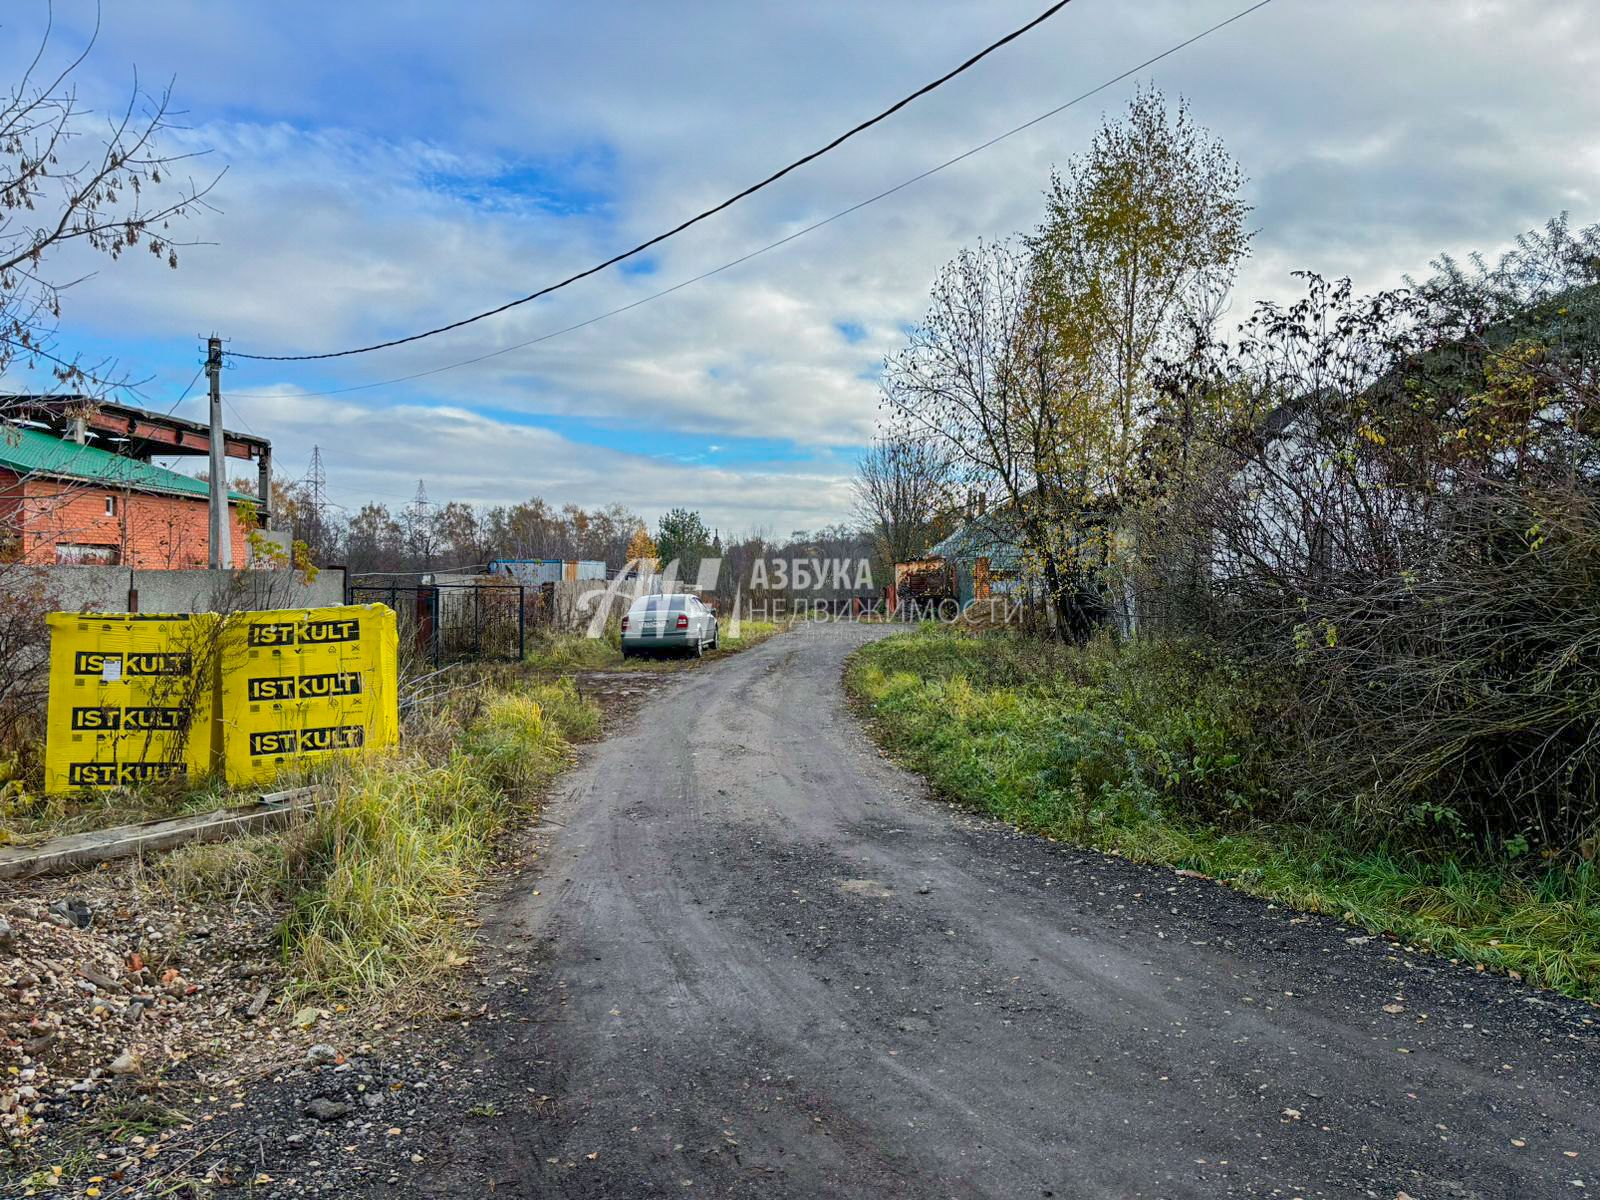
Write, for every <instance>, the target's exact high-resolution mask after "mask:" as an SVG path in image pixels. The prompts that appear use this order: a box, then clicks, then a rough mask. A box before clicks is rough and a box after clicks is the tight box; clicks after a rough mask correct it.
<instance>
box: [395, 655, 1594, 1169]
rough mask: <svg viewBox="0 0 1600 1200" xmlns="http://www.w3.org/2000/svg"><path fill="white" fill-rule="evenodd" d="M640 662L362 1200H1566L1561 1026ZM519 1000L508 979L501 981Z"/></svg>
mask: <svg viewBox="0 0 1600 1200" xmlns="http://www.w3.org/2000/svg"><path fill="white" fill-rule="evenodd" d="M885 632H887V631H885V630H884V629H882V628H881V627H870V626H818V627H814V628H807V629H802V630H797V631H795V632H792V633H789V634H786V635H784V636H782V637H779V638H776V639H774V640H773V641H771V642H768V643H767V644H766V645H764V646H761V647H759V648H758V649H755V650H752V651H749V652H747V653H744V654H740V655H736V656H733V657H731V658H729V659H727V660H726V661H723V662H719V663H713V664H709V665H708V666H707V667H705V668H704V669H701V670H697V671H693V672H686V673H684V674H682V675H679V676H676V677H675V678H674V679H673V682H672V683H671V684H670V685H669V686H666V687H664V688H663V689H662V691H661V692H660V694H658V695H656V696H654V697H652V698H651V699H650V700H649V701H647V702H646V703H645V704H644V706H643V707H642V708H641V710H640V711H639V713H638V714H637V717H636V718H634V719H633V720H632V721H631V722H630V723H629V724H628V726H627V727H626V728H625V729H623V730H622V731H621V732H619V733H618V734H616V735H614V736H613V737H611V738H610V739H609V740H608V741H606V742H605V743H604V744H603V745H601V746H599V747H598V748H597V749H596V750H595V751H594V752H593V753H592V754H591V755H590V757H589V758H588V759H587V760H586V762H585V763H584V765H583V766H582V767H580V768H579V769H578V770H577V771H575V772H574V773H573V774H572V775H571V776H569V777H568V779H567V780H566V782H565V784H564V785H563V787H562V789H561V792H562V794H561V795H560V796H559V797H558V798H557V799H556V800H555V801H554V802H553V804H552V805H551V807H550V808H549V809H548V818H549V824H550V826H551V827H552V832H551V833H550V834H549V835H548V843H547V845H546V846H545V848H544V853H543V861H544V866H543V868H542V869H541V870H540V871H539V872H538V873H537V874H536V876H535V877H534V878H533V879H532V880H531V881H530V882H527V883H526V886H525V887H523V888H522V889H521V892H520V894H519V895H517V896H515V897H514V898H513V899H512V900H511V901H510V902H509V904H508V905H507V906H506V907H505V909H504V911H503V912H501V913H499V914H498V915H497V916H496V917H495V918H494V919H493V920H492V921H491V923H490V935H491V941H492V942H494V943H496V944H497V945H499V946H501V947H511V948H512V949H513V950H514V951H515V952H516V953H517V954H519V955H521V956H523V958H525V959H526V960H527V961H530V962H536V963H537V964H538V969H537V970H536V971H533V972H531V973H529V974H525V975H519V976H517V977H516V978H515V979H514V980H511V981H509V982H508V981H505V980H501V981H496V982H497V983H499V984H502V985H503V986H501V987H500V989H499V990H498V991H496V990H495V989H494V987H493V986H491V988H490V989H488V991H489V993H490V994H489V995H488V996H486V998H485V1003H489V1004H492V1006H493V1008H494V1009H495V1010H497V1011H499V1012H500V1013H501V1014H503V1016H502V1019H500V1020H495V1021H486V1022H483V1023H481V1024H478V1025H474V1026H473V1027H471V1028H470V1029H469V1030H468V1031H467V1032H465V1033H464V1034H462V1036H463V1037H464V1038H467V1039H468V1040H469V1041H471V1042H472V1043H473V1044H471V1045H469V1046H468V1047H466V1048H465V1050H464V1062H465V1063H466V1064H468V1066H469V1067H470V1068H475V1069H476V1070H478V1071H481V1072H482V1074H481V1075H480V1076H475V1077H474V1078H478V1079H481V1080H482V1081H483V1086H484V1091H485V1094H486V1095H491V1096H497V1097H499V1099H498V1101H496V1102H495V1108H494V1113H495V1114H496V1115H494V1117H493V1119H483V1120H470V1119H464V1120H462V1121H461V1123H460V1124H459V1126H452V1127H451V1128H450V1129H449V1130H447V1131H441V1132H442V1133H443V1136H442V1139H441V1142H442V1144H441V1146H440V1148H439V1150H438V1152H436V1153H433V1154H431V1155H430V1156H429V1160H428V1164H427V1166H426V1167H424V1168H422V1169H420V1170H419V1171H418V1172H417V1173H416V1174H414V1175H410V1176H408V1177H407V1178H406V1179H404V1180H403V1181H400V1182H399V1183H398V1184H397V1185H395V1186H390V1187H388V1188H386V1189H385V1188H383V1187H381V1186H380V1187H379V1188H378V1191H380V1192H386V1194H389V1195H396V1194H416V1195H430V1196H432V1195H445V1196H478V1195H496V1196H596V1197H598V1196H607V1197H618V1198H626V1197H636V1196H659V1195H673V1196H696V1195H708V1196H724V1195H727V1196H760V1197H980V1196H981V1197H1029V1196H1033V1197H1050V1196H1055V1197H1086V1198H1088V1197H1093V1198H1096V1200H1100V1198H1105V1197H1212V1196H1248V1197H1305V1198H1307V1200H1309V1198H1311V1197H1379V1198H1380V1200H1396V1197H1401V1196H1408V1197H1411V1198H1413V1200H1443V1198H1446V1197H1448V1198H1452V1200H1459V1198H1471V1197H1518V1198H1534V1197H1562V1196H1571V1197H1581V1196H1586V1195H1594V1196H1600V1099H1597V1097H1600V1026H1597V1025H1596V1024H1595V1023H1594V1022H1595V1018H1596V1016H1597V1011H1596V1010H1594V1009H1591V1008H1588V1007H1586V1006H1583V1005H1579V1004H1574V1003H1570V1002H1567V1001H1564V1000H1561V999H1560V998H1558V997H1554V996H1551V995H1549V994H1547V993H1542V992H1535V991H1532V990H1530V989H1527V988H1525V987H1522V986H1520V985H1517V984H1515V983H1512V982H1510V981H1508V980H1504V979H1498V978H1492V977H1488V976H1484V975H1479V974H1476V973H1474V972H1473V971H1471V970H1468V969H1466V968H1463V967H1458V966H1452V965H1451V964H1449V963H1447V962H1444V961H1442V960H1438V959H1432V958H1429V957H1427V956H1424V955H1420V954H1413V953H1410V952H1407V951H1405V950H1403V949H1402V948H1400V947H1398V946H1395V945H1393V944H1391V943H1388V942H1385V941H1384V940H1383V939H1381V938H1371V939H1367V938H1362V937H1359V936H1358V933H1359V931H1357V930H1352V929H1349V928H1346V927H1344V926H1341V925H1339V924H1337V923H1335V922H1332V921H1327V920H1322V919H1319V918H1307V917H1303V916H1299V915H1297V914H1294V913H1292V912H1287V911H1284V910H1282V909H1278V908H1274V907H1272V906H1270V905H1268V904H1265V903H1263V902H1260V901H1257V900H1253V899H1250V898H1248V897H1244V896H1240V895H1238V894H1236V893H1234V892H1232V891H1229V890H1228V889H1226V888H1223V887H1220V886H1218V885H1216V884H1213V883H1211V882H1208V881H1205V880H1199V879H1191V878H1186V877H1182V876H1179V875H1177V874H1176V873H1174V872H1172V871H1169V870H1162V869H1157V868H1150V867H1141V866H1135V865H1131V864H1129V863H1126V862H1123V861H1121V860H1118V859H1111V858H1106V857H1103V856H1101V855H1097V854H1091V853H1085V852H1082V851H1077V850H1073V849H1069V848H1066V847H1063V846H1060V845H1056V844H1053V843H1051V842H1048V841H1045V840H1043V839H1040V838H1035V837H1028V836H1023V835H1020V834H1017V833H1016V832H1015V831H1013V830H1011V829H1009V828H1007V827H1005V826H1003V825H999V824H997V823H995V822H992V821H988V820H984V819H980V818H977V817H974V816H970V815H967V814H964V813H962V812H959V811H957V810H955V809H953V808H951V807H949V806H947V805H945V804H942V803H940V802H938V801H937V800H934V799H932V798H930V797H929V796H927V794H926V792H925V789H924V788H923V787H922V785H921V784H920V782H919V781H918V780H917V779H916V778H915V777H913V776H910V775H908V774H906V773H904V772H902V771H900V770H898V769H897V768H895V767H894V766H893V765H892V764H890V763H888V762H887V761H885V760H884V759H883V758H882V757H881V756H880V755H879V754H878V753H877V751H876V750H875V749H874V747H873V746H872V744H871V743H870V741H869V740H868V739H867V737H866V736H865V734H864V733H863V732H862V730H861V728H860V725H859V722H858V721H857V719H856V718H855V716H854V715H852V713H851V712H850V711H849V709H848V707H847V706H846V703H845V700H844V697H843V695H842V692H841V688H840V682H839V680H840V671H841V668H842V664H843V661H844V658H845V656H846V655H847V654H848V653H849V652H850V651H851V650H852V649H853V648H855V647H856V646H857V645H859V644H861V643H862V642H863V641H865V640H868V639H870V638H874V637H878V636H882V635H883V634H884V633H885ZM522 989H526V990H525V991H524V990H522Z"/></svg>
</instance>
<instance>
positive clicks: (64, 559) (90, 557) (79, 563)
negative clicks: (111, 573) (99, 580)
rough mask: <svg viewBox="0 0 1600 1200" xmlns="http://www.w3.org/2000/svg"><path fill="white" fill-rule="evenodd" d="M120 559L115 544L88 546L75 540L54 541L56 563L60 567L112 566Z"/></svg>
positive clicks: (120, 555) (120, 556)
mask: <svg viewBox="0 0 1600 1200" xmlns="http://www.w3.org/2000/svg"><path fill="white" fill-rule="evenodd" d="M121 561H122V552H121V551H120V550H119V549H118V548H117V547H116V546H89V545H83V544H82V543H75V542H57V543H56V565H57V566H62V567H114V566H116V565H117V564H118V563H119V562H121Z"/></svg>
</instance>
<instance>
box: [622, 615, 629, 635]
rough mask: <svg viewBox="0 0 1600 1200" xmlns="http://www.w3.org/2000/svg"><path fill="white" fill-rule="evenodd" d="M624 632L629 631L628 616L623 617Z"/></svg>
mask: <svg viewBox="0 0 1600 1200" xmlns="http://www.w3.org/2000/svg"><path fill="white" fill-rule="evenodd" d="M622 632H623V633H627V632H628V618H627V617H623V618H622Z"/></svg>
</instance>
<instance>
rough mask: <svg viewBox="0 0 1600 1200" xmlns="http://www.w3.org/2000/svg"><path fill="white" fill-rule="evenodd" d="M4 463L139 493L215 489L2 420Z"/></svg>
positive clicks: (22, 471)
mask: <svg viewBox="0 0 1600 1200" xmlns="http://www.w3.org/2000/svg"><path fill="white" fill-rule="evenodd" d="M0 467H5V468H7V469H9V470H12V471H15V472H16V473H17V474H18V475H48V476H50V477H51V478H54V479H82V480H87V481H89V482H91V483H99V484H103V485H105V486H107V487H116V488H129V489H131V490H133V491H135V492H163V493H165V494H167V495H174V496H193V497H195V498H196V499H200V500H204V499H205V498H206V497H207V496H208V495H209V494H210V487H209V485H208V484H207V483H206V481H205V480H203V479H195V478H193V477H191V476H188V475H180V474H179V473H178V472H176V471H169V470H167V468H165V467H158V466H156V465H155V464H154V463H147V462H140V461H139V460H138V459H137V458H124V457H123V456H122V455H120V454H112V453H111V452H110V451H108V450H102V449H100V447H98V446H80V445H79V444H78V443H77V442H70V441H66V440H64V439H62V438H58V437H56V436H55V434H53V433H46V432H45V431H44V430H42V429H30V428H29V427H28V426H26V425H10V426H8V425H5V424H3V423H0ZM228 498H229V499H230V500H248V501H254V500H255V497H254V496H251V495H247V494H245V493H243V492H229V493H228Z"/></svg>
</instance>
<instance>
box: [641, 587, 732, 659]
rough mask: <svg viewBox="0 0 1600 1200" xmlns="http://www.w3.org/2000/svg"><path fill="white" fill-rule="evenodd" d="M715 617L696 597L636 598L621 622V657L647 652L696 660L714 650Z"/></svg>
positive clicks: (715, 645) (716, 637) (716, 635)
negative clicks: (685, 653) (685, 655)
mask: <svg viewBox="0 0 1600 1200" xmlns="http://www.w3.org/2000/svg"><path fill="white" fill-rule="evenodd" d="M717 639H718V631H717V614H716V613H714V612H712V611H711V610H710V609H709V608H707V607H706V606H705V605H704V604H702V603H701V602H700V598H699V597H698V596H640V597H639V598H638V599H637V600H635V601H634V602H633V607H632V608H630V609H629V610H628V615H627V616H625V617H623V618H622V657H623V658H632V657H633V656H634V655H635V654H643V653H644V652H645V651H647V650H687V651H688V652H689V653H690V654H692V655H694V656H695V657H696V658H699V657H700V656H701V655H702V654H704V653H705V652H706V651H707V650H715V649H716V648H717Z"/></svg>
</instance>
